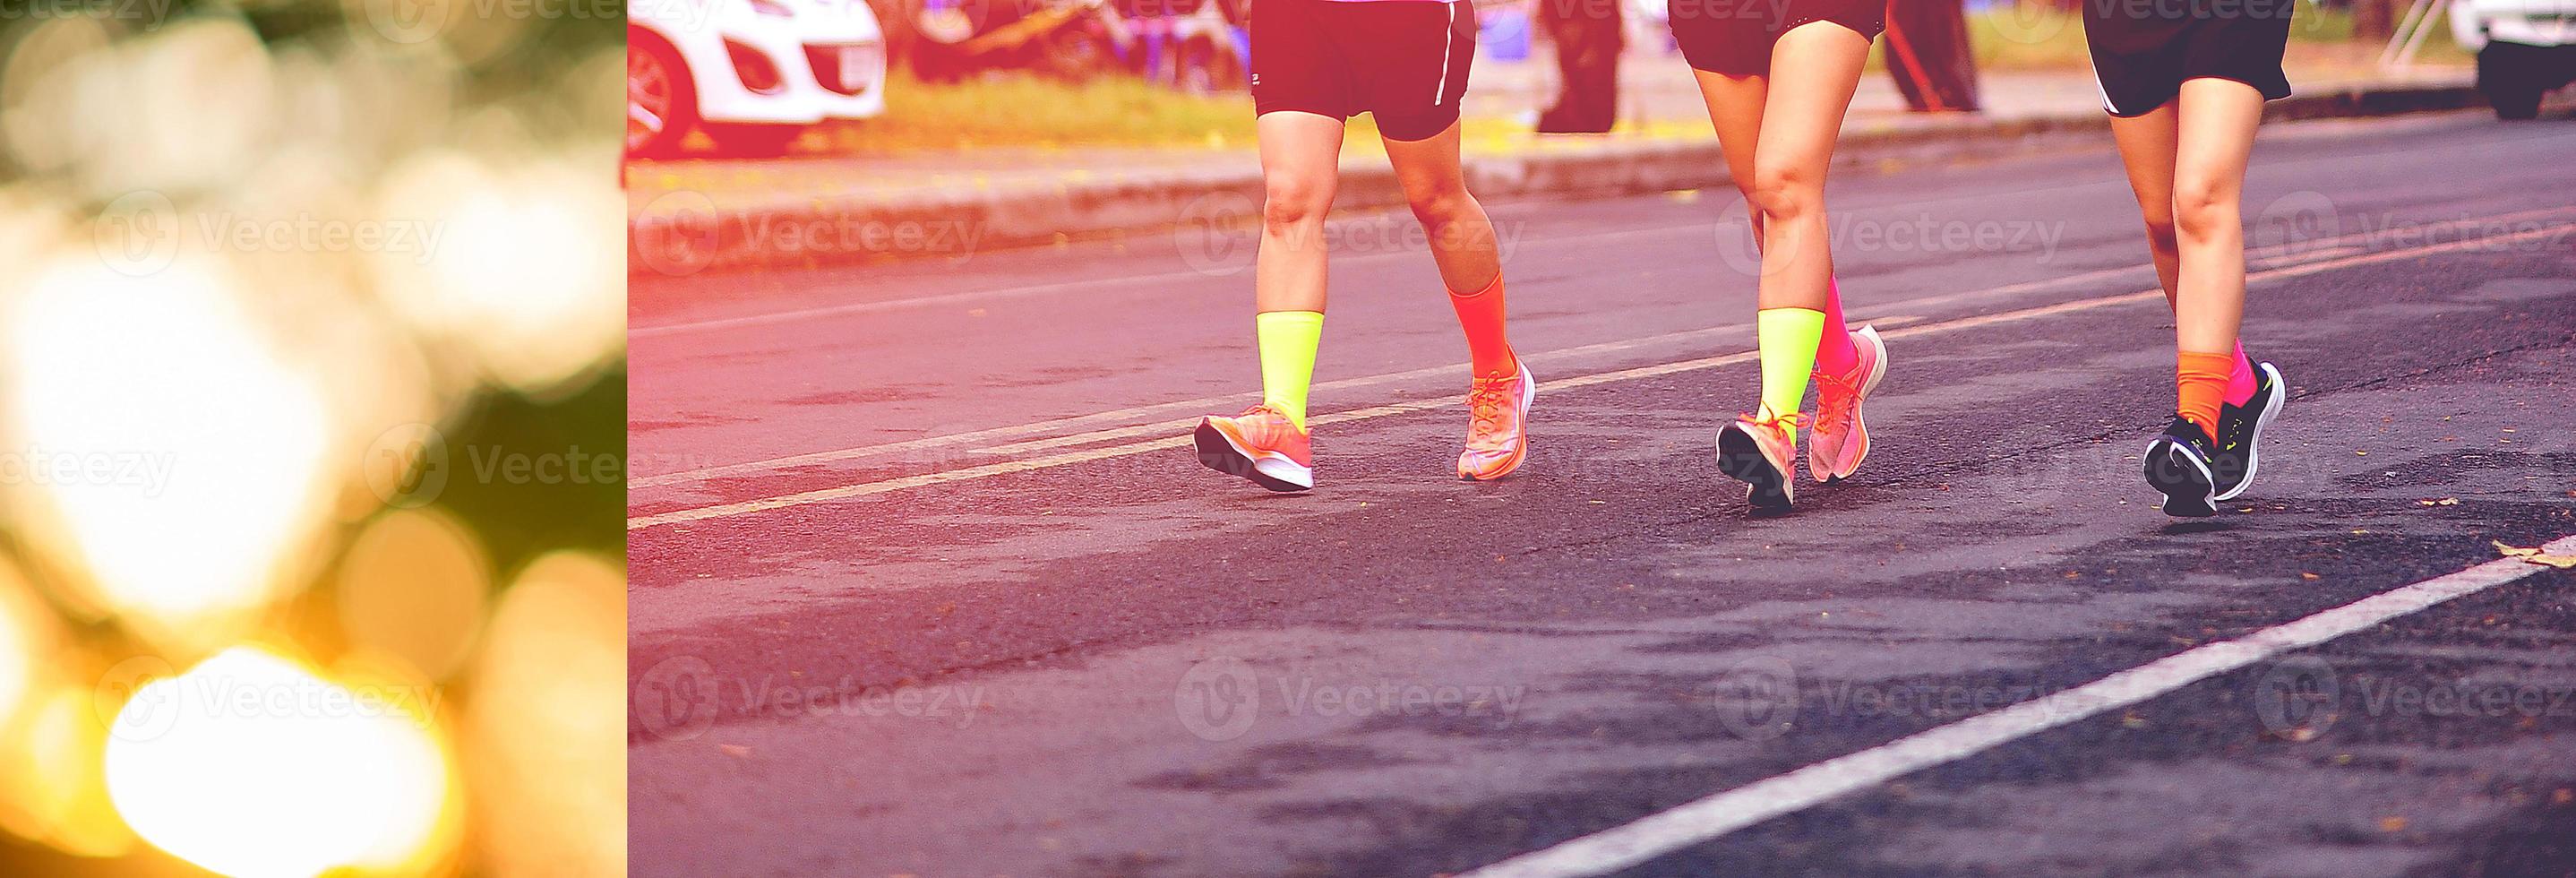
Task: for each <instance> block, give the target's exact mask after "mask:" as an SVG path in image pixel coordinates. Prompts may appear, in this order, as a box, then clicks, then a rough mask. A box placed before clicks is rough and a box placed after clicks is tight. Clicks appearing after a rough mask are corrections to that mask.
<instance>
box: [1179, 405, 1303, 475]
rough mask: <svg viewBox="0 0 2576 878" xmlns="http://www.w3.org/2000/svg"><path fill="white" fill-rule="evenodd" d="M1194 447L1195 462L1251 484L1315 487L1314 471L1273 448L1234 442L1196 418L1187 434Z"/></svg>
mask: <svg viewBox="0 0 2576 878" xmlns="http://www.w3.org/2000/svg"><path fill="white" fill-rule="evenodd" d="M1191 442H1192V444H1194V445H1196V446H1198V452H1199V463H1200V464H1201V465H1204V466H1206V467H1207V468H1208V469H1212V470H1216V471H1217V472H1221V473H1224V474H1226V475H1230V476H1239V477H1242V478H1246V479H1251V480H1252V481H1253V483H1254V484H1257V485H1260V486H1262V487H1264V488H1268V489H1270V490H1273V491H1282V492H1285V491H1304V490H1308V489H1311V488H1313V487H1315V470H1314V469H1313V468H1311V467H1306V466H1301V465H1299V464H1298V463H1297V462H1296V461H1293V460H1289V459H1288V456H1287V455H1285V454H1280V453H1279V452H1276V451H1254V450H1252V449H1249V448H1245V447H1243V446H1242V445H1240V444H1237V443H1236V442H1235V441H1234V437H1233V436H1231V435H1228V434H1227V433H1226V432H1225V431H1224V430H1219V429H1217V428H1216V426H1215V425H1213V424H1210V423H1208V422H1207V421H1204V420H1202V421H1200V422H1199V428H1198V430H1197V432H1195V433H1192V434H1191Z"/></svg>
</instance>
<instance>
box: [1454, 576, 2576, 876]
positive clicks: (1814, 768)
mask: <svg viewBox="0 0 2576 878" xmlns="http://www.w3.org/2000/svg"><path fill="white" fill-rule="evenodd" d="M2548 550H2549V552H2550V553H2552V554H2567V553H2570V552H2576V535H2571V536H2564V537H2559V538H2558V539H2557V540H2556V541H2554V542H2551V543H2550V544H2549V546H2548ZM2548 569H2550V568H2548V567H2544V566H2541V565H2538V564H2532V563H2529V562H2526V561H2523V560H2520V559H2517V558H2505V559H2501V560H2496V561H2489V562H2487V563H2484V564H2480V565H2478V566H2475V567H2471V568H2469V569H2467V570H2462V571H2459V572H2457V573H2450V574H2446V575H2443V576H2438V577H2434V578H2432V579H2427V580H2424V581H2423V582H2418V583H2415V584H2413V585H2407V586H2401V587H2398V588H2395V589H2391V590H2389V591H2385V592H2381V593H2379V594H2375V595H2372V596H2370V597H2366V598H2363V599H2361V600H2358V601H2354V602H2352V603H2349V604H2345V605H2343V606H2340V607H2336V608H2334V609H2331V610H2326V611H2323V612H2320V613H2317V614H2315V615H2312V616H2308V617H2305V618H2302V619H2299V620H2297V621H2294V622H2288V623H2284V624H2281V625H2276V626H2273V627H2270V628H2265V629H2263V630H2261V631H2257V632H2254V633H2253V634H2249V635H2246V636H2244V637H2241V638H2237V639H2235V640H2223V641H2219V642H2217V643H2211V644H2207V645H2204V646H2200V647H2195V648H2193V649H2190V650H2186V651H2184V652H2181V653H2177V654H2175V655H2170V656H2166V657H2164V658H2161V659H2157V660H2155V661H2153V662H2149V663H2147V664H2144V665H2140V666H2138V667H2135V668H2131V669H2129V670H2125V671H2121V672H2119V673H2116V674H2112V675H2110V676H2108V677H2104V678H2102V679H2099V680H2095V681H2093V682H2091V683H2087V684H2084V685H2082V686H2078V687H2076V688H2074V689H2070V690H2067V691H2065V692H2062V693H2058V694H2055V695H2051V696H2049V697H2046V698H2042V699H2039V700H2036V701H2025V702H2022V703H2019V704H2015V705H2013V706H2011V707H2007V708H2004V709H2002V710H1997V711H1995V712H1993V713H1987V714H1980V715H1978V716H1974V717H1970V718H1968V719H1965V720H1961V721H1959V722H1955V723H1951V724H1949V725H1946V726H1941V727H1939V728H1935V729H1932V730H1930V731H1927V732H1922V733H1920V734H1915V735H1909V736H1907V737H1903V738H1899V739H1897V740H1894V741H1890V742H1888V743H1886V744H1881V745H1879V746H1876V747H1872V748H1869V749H1867V750H1862V751H1860V752H1858V753H1853V754H1851V755H1848V756H1842V757H1838V758H1834V759H1828V760H1825V761H1823V762H1818V763H1816V764H1813V765H1809V766H1807V767H1805V768H1801V769H1798V770H1796V771H1792V772H1789V773H1787V774H1783V775H1779V776H1777V777H1773V778H1770V779H1767V780H1762V781H1757V782H1755V783H1752V784H1749V785H1746V786H1741V787H1737V788H1735V789H1732V790H1728V791H1726V792H1723V793H1718V794H1716V795H1712V796H1709V797H1707V798H1703V799H1699V800H1697V801H1694V802H1690V803H1688V804H1685V805H1682V806H1680V807H1677V808H1673V809H1672V810H1669V811H1663V812H1660V813H1657V814H1655V815H1653V816H1650V817H1646V818H1644V819H1641V820H1638V821H1636V822H1633V823H1628V824H1625V825H1622V826H1618V827H1615V828H1612V829H1607V830H1603V831H1601V832H1596V833H1593V834H1591V835H1587V836H1583V837H1581V838H1577V839H1574V840H1572V841H1568V842H1564V843H1562V844H1559V845H1556V846H1554V847H1550V848H1546V849H1543V850H1538V851H1534V852H1531V853H1527V854H1523V855H1521V856H1517V857H1513V858H1511V859H1508V860H1504V861H1502V862H1500V863H1496V864H1493V865H1491V866H1487V867H1485V868H1482V869H1478V870H1476V871H1473V872H1469V873H1467V874H1466V876H1462V878H1554V876H1568V875H1599V874H1603V873H1606V872H1613V871H1617V870H1619V869H1623V868H1627V867H1629V866H1634V865H1637V864H1639V863H1643V862H1645V861H1647V860H1651V859H1654V858H1655V857H1658V856H1662V855H1664V854H1668V853H1671V852H1673V851H1677V850H1681V849H1682V848H1686V847H1689V846H1691V845H1695V844H1699V843H1701V842H1705V841H1708V840H1709V839H1713V838H1716V837H1718V836H1721V835H1725V834H1727V833H1730V832H1734V831H1736V830H1738V829H1743V828H1745V827H1747V826H1752V825H1754V824H1756V823H1760V822H1762V821H1765V820H1769V819H1771V818H1773V817H1777V816H1780V815H1782V814H1787V813H1791V812H1794V811H1799V810H1803V809H1805V808H1808V807H1810V806H1813V805H1816V804H1818V803H1821V802H1825V801H1828V800H1831V799H1834V798H1837V797H1840V796H1843V795H1845V794H1848V793H1851V792H1853V791H1856V790H1859V789H1862V788H1864V787H1870V786H1875V785H1877V784H1880V783H1883V782H1885V781H1888V780H1891V779H1894V778H1897V777H1901V776H1904V775H1906V774H1911V773H1913V772H1916V771H1920V770H1922V769H1925V768H1930V767H1932V766H1935V765H1940V764H1942V763H1946V762H1952V761H1955V760H1958V759H1963V758H1966V757H1969V756H1974V755H1976V754H1978V753H1982V752H1985V751H1987V750H1991V749H1994V748H1995V747H1998V746H2001V745H2003V744H2006V743H2010V742H2012V741H2015V740H2018V739H2021V738H2024V737H2028V736H2030V735H2034V734H2038V733H2039V732H2043V731H2046V730H2049V729H2053V728H2056V727H2058V726H2062V725H2066V724H2068V723H2072V722H2075V721H2077V720H2081V719H2084V718H2086V717H2090V716H2095V715H2098V714H2101V713H2103V712H2104V711H2109V710H2114V709H2118V708H2121V707H2126V706H2129V705H2132V704H2137V703H2139V702H2142V701H2145V700H2147V699H2150V698H2154V697H2156V696H2158V695H2162V694H2164V693H2167V692H2171V691H2174V690H2176V689H2180V688H2182V687H2184V686H2188V685H2191V684H2192V683H2195V682H2198V681H2201V680H2205V679H2208V678H2210V677H2214V676H2217V675H2220V674H2224V673H2227V672H2229V671H2233V670H2236V669H2238V668H2242V667H2245V666H2247V665H2251V664H2253V663H2255V662H2259V661H2262V660H2264V659H2267V658H2270V657H2272V656H2276V655H2279V654H2281V653H2285V652H2290V651H2292V650H2297V649H2303V648H2306V647H2310V646H2315V645H2317V644H2320V643H2324V642H2326V641H2328V640H2333V639H2335V638H2337V637H2341V636H2344V635H2346V634H2351V633H2353V632H2355V631H2360V630H2363V629H2366V628H2369V627H2372V626H2374V625H2378V624H2380V623H2382V622H2386V621H2389V620H2391V619H2395V618H2398V617H2400V616H2405V615H2408V614H2411V613H2415V612H2418V611H2421V610H2423V609H2425V608H2427V607H2431V606H2434V605H2436V604H2440V603H2442V602H2444V601H2448V600H2452V599H2455V598H2460V597H2465V596H2468V595H2472V594H2476V593H2478V592H2481V591H2485V590H2487V589H2490V588H2494V587H2496V586H2499V585H2503V584H2505V583H2509V582H2513V581H2515V580H2519V579H2522V578H2523V577H2526V576H2530V575H2532V574H2534V573H2539V572H2541V571H2543V570H2548Z"/></svg>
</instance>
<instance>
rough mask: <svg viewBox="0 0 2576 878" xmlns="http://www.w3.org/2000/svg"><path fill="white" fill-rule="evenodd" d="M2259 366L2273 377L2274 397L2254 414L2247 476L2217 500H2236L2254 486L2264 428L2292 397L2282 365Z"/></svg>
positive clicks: (2261, 464)
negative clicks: (2283, 376)
mask: <svg viewBox="0 0 2576 878" xmlns="http://www.w3.org/2000/svg"><path fill="white" fill-rule="evenodd" d="M2259 368H2261V369H2262V370H2263V374H2265V375H2269V376H2271V378H2272V399H2271V401H2270V402H2266V403H2264V404H2263V413H2262V414H2259V415H2255V416H2254V436H2253V437H2252V438H2250V439H2247V440H2245V441H2246V442H2249V443H2252V444H2249V445H2247V446H2245V477H2244V478H2241V479H2237V480H2236V487H2233V488H2229V489H2227V493H2224V494H2220V495H2218V496H2217V497H2216V498H2214V499H2217V500H2234V499H2236V498H2237V496H2238V495H2240V494H2243V493H2245V489H2247V488H2251V487H2254V473H2255V472H2257V471H2259V470H2261V469H2262V468H2263V428H2265V427H2269V426H2272V419H2273V418H2276V417H2280V415H2281V404H2282V403H2284V402H2287V401H2288V400H2289V398H2290V385H2289V383H2288V381H2287V380H2286V379H2284V378H2282V377H2281V369H2280V367H2277V366H2274V365H2272V364H2270V363H2264V364H2263V365H2262V366H2260V367H2259Z"/></svg>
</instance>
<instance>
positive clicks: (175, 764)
mask: <svg viewBox="0 0 2576 878" xmlns="http://www.w3.org/2000/svg"><path fill="white" fill-rule="evenodd" d="M416 13H425V14H416ZM597 13H598V10H597V9H596V8H593V7H587V6H580V5H575V4H488V3H487V4H469V3H443V2H430V3H410V2H393V3H387V2H379V0H260V2H255V3H231V2H223V0H156V2H152V3H127V4H107V3H73V4H54V5H53V6H51V7H48V8H47V9H45V10H43V12H42V14H32V15H10V14H7V13H6V12H5V11H0V875H47V876H56V875H153V876H165V875H166V876H186V875H198V874H205V873H207V872H209V871H213V872H221V873H227V874H243V875H272V874H280V875H312V874H322V873H327V874H333V875H361V876H364V875H406V876H408V875H424V874H426V875H465V874H471V875H486V874H525V873H536V874H546V875H567V876H588V875H616V874H622V873H623V871H624V866H625V853H624V852H625V847H624V844H625V832H626V807H625V750H624V721H625V720H624V718H625V708H624V691H625V668H624V662H625V649H624V632H625V601H624V595H625V581H624V556H623V551H624V528H623V526H622V521H621V518H622V515H621V513H622V508H623V501H624V495H623V490H622V488H621V487H620V486H618V485H615V484H599V483H597V482H596V480H593V481H592V482H591V483H573V484H566V483H561V482H560V481H549V480H548V479H547V478H525V477H522V476H520V475H518V474H522V473H527V472H531V471H538V472H557V470H554V469H543V470H532V469H531V468H529V467H526V466H514V465H512V464H513V463H514V462H515V463H518V464H525V463H526V462H527V461H529V460H532V459H544V458H545V456H548V455H562V454H566V453H575V452H577V453H580V454H585V455H620V456H622V455H623V454H624V448H625V445H624V428H625V423H624V402H623V400H624V392H623V384H624V374H623V373H624V340H625V335H624V317H625V310H626V308H625V297H624V278H625V267H624V264H623V263H624V255H625V247H624V243H623V235H624V230H625V226H624V199H623V197H622V195H621V193H620V192H619V190H618V187H617V183H616V181H617V177H616V174H615V169H616V166H617V161H618V144H619V139H620V137H621V135H622V126H621V121H622V112H623V110H622V99H621V98H620V97H619V96H620V95H621V94H622V83H621V82H620V81H619V79H618V77H619V75H620V73H621V72H622V69H623V63H622V61H623V57H624V33H623V28H622V26H621V24H620V22H619V21H618V20H617V19H616V17H615V16H613V15H608V16H603V15H600V14H597ZM421 449H435V450H436V451H437V452H438V453H437V454H434V455H424V454H419V453H415V452H417V451H419V450H421ZM433 467H434V470H433ZM621 469H622V468H621ZM180 669H185V670H184V672H182V671H181V670H180ZM209 696H212V697H211V700H210V698H209ZM226 698H232V699H241V698H248V699H250V700H249V701H239V700H226ZM270 699H273V700H270ZM360 705H369V706H368V707H365V708H363V709H362V708H361V707H360Z"/></svg>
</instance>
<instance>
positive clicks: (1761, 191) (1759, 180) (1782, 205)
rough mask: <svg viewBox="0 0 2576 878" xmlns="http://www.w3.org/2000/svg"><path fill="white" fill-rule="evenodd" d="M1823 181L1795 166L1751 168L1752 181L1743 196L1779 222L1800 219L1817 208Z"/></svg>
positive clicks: (1755, 207)
mask: <svg viewBox="0 0 2576 878" xmlns="http://www.w3.org/2000/svg"><path fill="white" fill-rule="evenodd" d="M1823 183H1824V181H1822V180H1819V179H1815V176H1814V175H1813V174H1810V173H1807V172H1805V171H1800V170H1797V169H1794V168H1778V167H1762V168H1755V169H1754V170H1753V185H1752V186H1749V187H1746V189H1745V199H1746V200H1748V201H1750V202H1752V203H1753V209H1754V210H1757V211H1760V212H1761V213H1762V217H1763V219H1765V220H1769V221H1773V222H1780V221H1787V220H1794V219H1799V218H1801V217H1804V216H1806V215H1807V214H1808V213H1810V212H1813V211H1814V210H1815V209H1816V204H1817V202H1820V201H1823V200H1824V192H1823V189H1824V186H1823Z"/></svg>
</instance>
